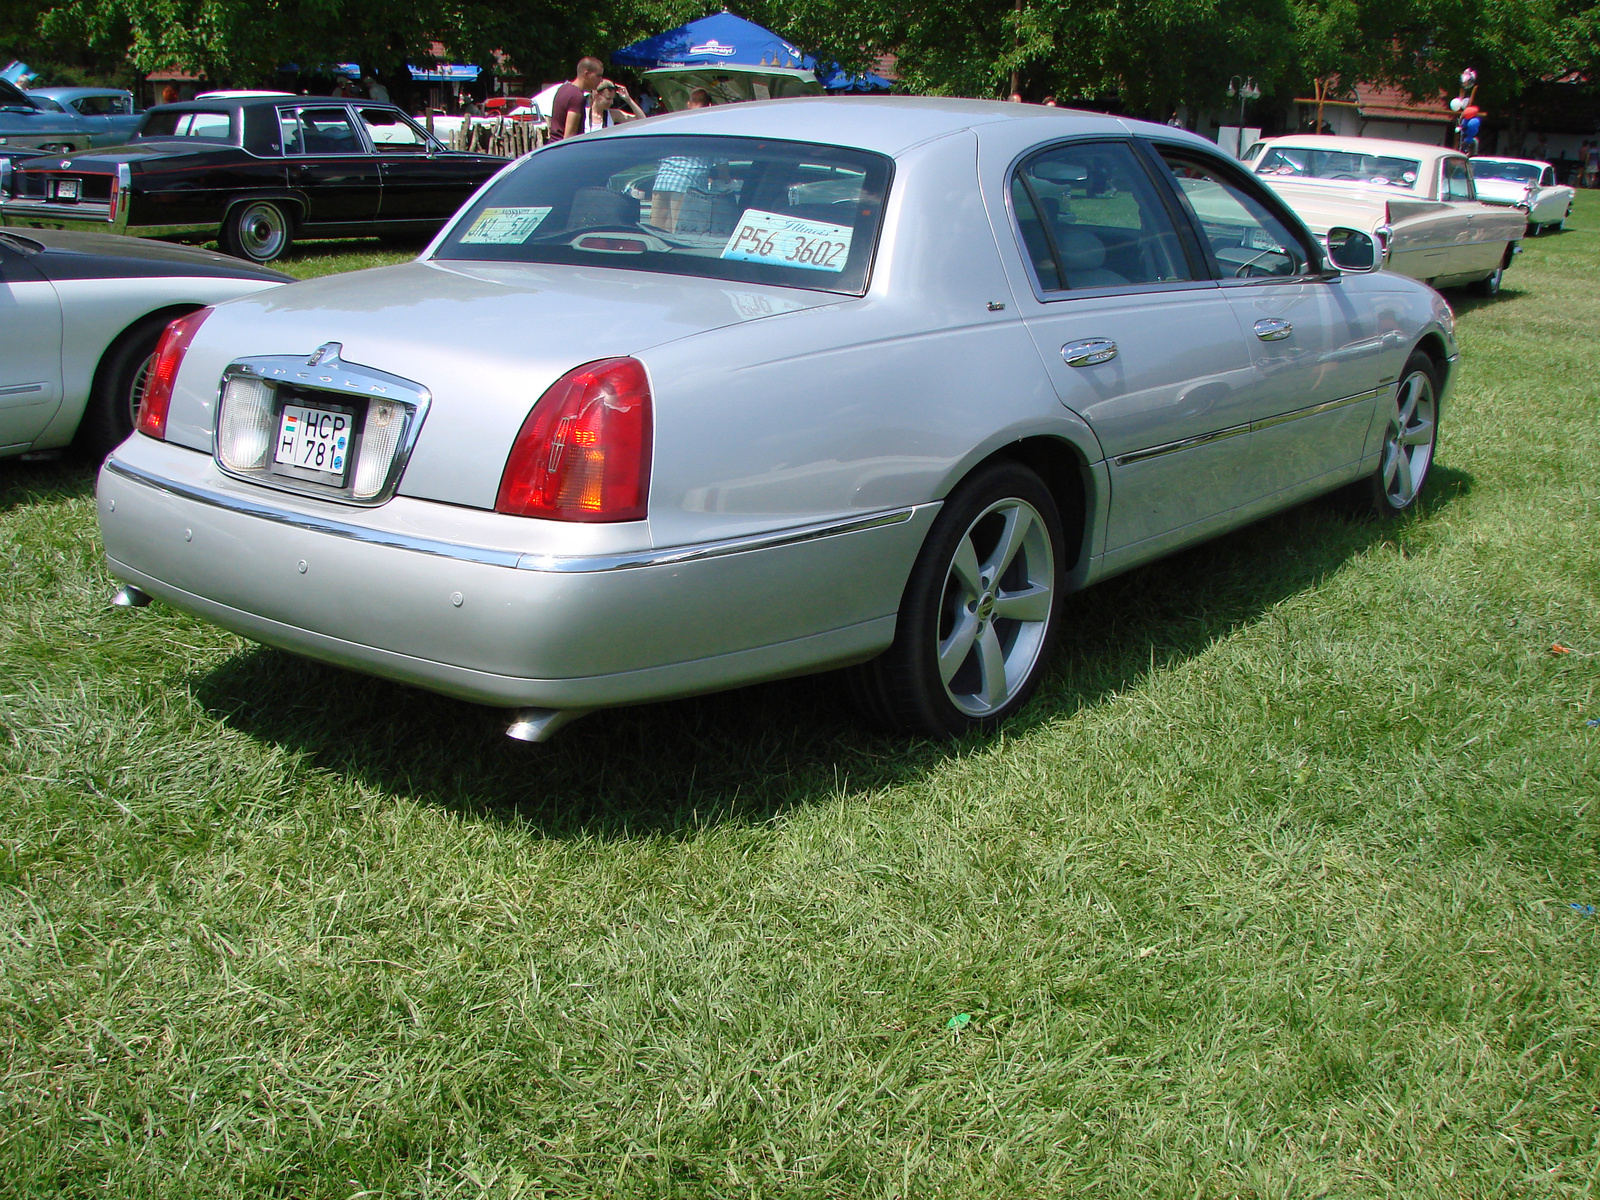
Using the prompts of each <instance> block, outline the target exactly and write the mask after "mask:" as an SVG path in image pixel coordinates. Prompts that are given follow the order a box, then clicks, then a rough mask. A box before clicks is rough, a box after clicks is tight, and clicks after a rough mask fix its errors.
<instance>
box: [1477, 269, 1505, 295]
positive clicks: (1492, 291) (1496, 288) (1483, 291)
mask: <svg viewBox="0 0 1600 1200" xmlns="http://www.w3.org/2000/svg"><path fill="white" fill-rule="evenodd" d="M1505 274H1506V265H1505V263H1501V264H1500V265H1499V266H1498V267H1496V268H1495V269H1494V273H1493V274H1492V275H1489V276H1488V277H1487V278H1485V279H1480V280H1478V281H1477V282H1475V283H1474V284H1473V285H1472V290H1473V291H1474V292H1476V293H1477V294H1478V295H1480V296H1498V295H1499V294H1500V282H1501V280H1503V279H1504V278H1505Z"/></svg>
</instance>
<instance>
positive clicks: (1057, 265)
mask: <svg viewBox="0 0 1600 1200" xmlns="http://www.w3.org/2000/svg"><path fill="white" fill-rule="evenodd" d="M1030 157H1031V156H1030ZM1024 161H1027V160H1024ZM1011 178H1012V179H1013V180H1016V181H1017V182H1019V183H1021V184H1022V190H1023V191H1025V192H1027V193H1028V203H1029V204H1031V205H1033V215H1034V219H1035V220H1036V221H1038V222H1039V230H1040V232H1041V233H1043V234H1044V240H1045V242H1046V244H1047V245H1049V247H1050V268H1051V270H1053V271H1054V272H1055V275H1056V286H1055V287H1053V288H1051V287H1046V286H1045V282H1044V280H1043V279H1042V278H1040V276H1039V264H1038V263H1036V262H1034V261H1033V255H1032V254H1031V253H1030V252H1029V251H1028V248H1027V242H1026V241H1025V240H1023V239H1022V237H1021V234H1022V223H1021V221H1020V220H1019V219H1018V218H1017V216H1016V214H1015V213H1013V214H1012V218H1011V224H1012V227H1013V229H1014V230H1015V231H1016V233H1017V236H1018V245H1019V246H1020V247H1021V249H1022V258H1023V261H1024V262H1026V263H1028V264H1029V265H1030V266H1031V267H1032V269H1033V277H1034V279H1035V280H1036V281H1037V282H1038V284H1039V286H1040V288H1041V289H1042V290H1043V291H1046V292H1051V291H1055V292H1065V291H1069V290H1070V289H1069V288H1068V287H1067V281H1066V280H1065V279H1064V278H1062V275H1061V247H1060V246H1059V245H1058V244H1057V243H1056V231H1055V230H1054V229H1052V228H1051V225H1050V222H1049V221H1046V220H1045V219H1044V206H1043V205H1042V204H1040V203H1039V193H1037V192H1035V191H1034V190H1033V181H1032V180H1030V179H1029V178H1028V176H1027V173H1026V172H1025V171H1023V169H1022V163H1018V164H1017V166H1016V168H1015V169H1014V170H1013V171H1012V173H1011ZM1006 196H1007V199H1008V200H1009V199H1010V196H1011V189H1010V188H1007V189H1006ZM1008 207H1009V206H1008Z"/></svg>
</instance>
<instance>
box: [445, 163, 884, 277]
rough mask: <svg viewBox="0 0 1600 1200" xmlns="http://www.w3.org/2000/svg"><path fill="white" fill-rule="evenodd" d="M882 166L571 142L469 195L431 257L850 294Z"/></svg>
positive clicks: (863, 267)
mask: <svg viewBox="0 0 1600 1200" xmlns="http://www.w3.org/2000/svg"><path fill="white" fill-rule="evenodd" d="M891 166H892V164H891V162H890V160H889V159H887V158H885V157H884V156H882V155H880V154H870V153H867V152H866V151H862V150H847V149H844V148H842V147H838V146H813V145H808V144H805V143H802V142H785V141H767V140H762V139H758V138H731V137H703V136H702V137H696V136H693V135H689V134H663V135H661V136H659V137H658V136H653V135H647V136H643V137H638V136H635V137H604V138H593V139H588V138H580V139H574V140H572V141H570V142H565V143H562V144H560V145H557V146H555V147H552V148H551V149H548V150H541V151H540V152H539V153H537V154H535V155H532V156H531V157H530V158H529V159H528V160H527V161H526V162H524V163H523V164H522V165H521V166H519V167H518V168H517V169H516V170H514V171H512V172H511V173H510V174H508V175H506V176H505V177H504V178H503V179H501V180H500V181H499V182H498V183H496V184H495V185H494V186H493V187H492V188H490V189H489V190H488V191H487V192H486V193H484V194H483V195H481V196H479V197H478V198H477V199H476V200H475V201H474V202H473V203H472V205H471V206H470V207H469V208H468V209H467V211H466V213H465V214H464V215H463V216H462V218H461V219H460V220H459V221H457V222H456V224H455V227H454V228H453V229H452V230H451V232H450V235H449V237H448V238H446V239H445V241H444V243H443V244H442V245H441V246H440V248H439V251H438V254H437V257H438V258H442V259H468V260H473V261H497V262H533V263H571V264H581V265H585V266H608V267H621V268H623V269H625V270H635V271H664V272H669V273H671V274H675V275H702V276H707V277H709V278H713V279H732V280H739V281H741V282H746V283H769V284H779V285H782V286H787V287H802V288H811V289H814V290H819V291H828V292H844V293H848V294H852V295H860V294H861V293H862V292H864V291H865V290H866V281H867V268H868V266H869V264H870V263H871V259H872V252H873V247H874V244H875V243H876V241H877V238H878V224H879V219H880V217H881V215H882V212H883V198H884V194H885V192H886V191H887V189H888V186H889V175H890V171H891Z"/></svg>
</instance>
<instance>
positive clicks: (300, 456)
mask: <svg viewBox="0 0 1600 1200" xmlns="http://www.w3.org/2000/svg"><path fill="white" fill-rule="evenodd" d="M352 424H353V421H352V417H351V414H350V413H348V412H342V411H340V410H338V409H331V408H310V407H307V406H305V405H302V404H285V405H284V406H283V413H282V415H281V416H279V418H278V444H277V446H276V447H275V448H274V450H273V454H272V461H273V465H274V469H278V470H280V473H287V474H292V475H294V476H296V477H297V478H300V479H314V480H316V481H317V482H319V483H330V484H333V485H334V486H335V487H342V486H344V476H345V462H346V459H347V458H348V456H349V453H350V433H351V428H352ZM284 467H288V468H291V470H289V471H288V472H282V471H281V469H282V468H284Z"/></svg>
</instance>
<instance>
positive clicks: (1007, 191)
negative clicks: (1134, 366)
mask: <svg viewBox="0 0 1600 1200" xmlns="http://www.w3.org/2000/svg"><path fill="white" fill-rule="evenodd" d="M1078 146H1123V147H1126V148H1127V149H1128V151H1129V153H1130V154H1131V155H1132V157H1133V159H1134V161H1135V164H1136V166H1137V168H1138V169H1139V170H1141V171H1143V172H1144V174H1145V177H1146V178H1147V179H1148V180H1149V182H1150V185H1151V187H1152V188H1153V189H1154V191H1155V194H1156V195H1157V196H1158V197H1160V199H1161V203H1162V205H1163V211H1164V212H1165V215H1166V216H1167V219H1168V222H1169V224H1170V226H1171V228H1172V231H1173V233H1174V234H1175V235H1176V237H1177V239H1178V244H1179V245H1180V246H1181V247H1182V249H1183V254H1184V258H1185V260H1186V265H1187V266H1188V268H1189V273H1190V275H1191V278H1189V279H1172V280H1165V281H1162V282H1159V283H1128V284H1121V285H1116V286H1108V287H1087V288H1069V287H1068V286H1067V285H1066V280H1065V279H1064V278H1063V277H1062V274H1061V252H1060V248H1059V246H1058V245H1057V244H1056V238H1055V234H1054V232H1053V231H1051V230H1050V229H1049V228H1048V226H1047V225H1046V224H1045V222H1044V221H1043V220H1042V219H1041V221H1040V224H1041V226H1042V227H1044V231H1045V236H1046V240H1047V241H1048V242H1049V244H1050V251H1051V255H1052V258H1053V262H1052V265H1053V266H1054V268H1055V272H1056V286H1055V287H1054V288H1052V287H1049V286H1048V285H1047V284H1046V282H1045V280H1044V279H1043V278H1042V277H1041V276H1040V274H1039V270H1038V267H1037V265H1036V264H1035V263H1034V261H1033V254H1032V253H1031V252H1030V251H1029V249H1028V245H1027V242H1026V240H1025V239H1024V238H1023V236H1022V223H1021V221H1020V219H1019V217H1018V214H1017V211H1016V206H1015V202H1014V199H1013V195H1014V194H1013V192H1012V188H1011V184H1012V181H1013V180H1020V181H1021V183H1022V186H1023V188H1024V190H1025V191H1026V192H1027V194H1028V201H1029V203H1031V204H1032V205H1033V207H1034V211H1035V212H1036V213H1040V214H1041V216H1042V211H1043V210H1042V209H1041V207H1040V204H1039V197H1038V196H1037V194H1035V192H1034V189H1033V185H1032V183H1031V182H1030V181H1029V180H1028V177H1027V175H1026V174H1023V172H1022V168H1023V166H1024V165H1025V164H1027V163H1029V162H1031V161H1032V160H1034V159H1035V158H1038V157H1039V156H1040V155H1042V154H1048V153H1050V152H1051V151H1053V150H1059V149H1063V148H1066V147H1078ZM1166 186H1167V185H1166V183H1165V182H1164V181H1163V180H1162V179H1161V178H1160V177H1159V176H1157V174H1156V172H1154V171H1153V170H1152V169H1151V165H1150V163H1149V161H1148V159H1147V156H1146V155H1145V154H1144V153H1143V152H1142V147H1141V146H1140V145H1139V139H1137V138H1131V137H1116V136H1108V135H1106V134H1103V133H1100V134H1088V135H1084V136H1079V137H1069V138H1062V139H1060V140H1058V141H1054V142H1047V143H1045V144H1043V145H1034V146H1029V147H1028V148H1027V149H1026V150H1023V151H1022V152H1021V153H1019V154H1018V155H1017V156H1016V158H1014V159H1013V160H1012V161H1011V164H1010V166H1009V167H1007V168H1006V174H1005V177H1004V179H1003V182H1002V187H1001V190H1002V192H1003V193H1004V199H1005V206H1006V216H1007V218H1008V219H1009V221H1010V223H1011V237H1012V242H1013V243H1014V244H1015V246H1016V249H1017V255H1018V257H1019V258H1020V259H1021V260H1022V265H1023V267H1024V269H1025V270H1026V271H1027V273H1028V277H1029V278H1030V279H1031V280H1032V282H1033V288H1034V299H1036V300H1038V301H1039V302H1040V303H1041V304H1052V303H1055V302H1057V301H1061V300H1075V299H1081V298H1083V297H1086V296H1100V295H1106V294H1112V295H1123V294H1126V293H1130V292H1156V291H1161V292H1167V291H1182V290H1185V289H1192V288H1211V287H1215V286H1216V280H1215V278H1214V277H1213V276H1212V275H1211V274H1210V271H1209V268H1208V267H1207V266H1206V265H1205V263H1204V262H1203V261H1202V262H1199V263H1197V262H1196V261H1195V260H1194V253H1193V248H1192V247H1191V246H1190V245H1189V242H1188V236H1189V235H1188V234H1187V232H1186V231H1187V228H1188V226H1187V222H1186V221H1184V222H1179V221H1176V220H1174V219H1173V217H1172V214H1171V212H1170V211H1169V209H1170V200H1169V198H1168V197H1167V195H1166V194H1165V188H1166Z"/></svg>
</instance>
